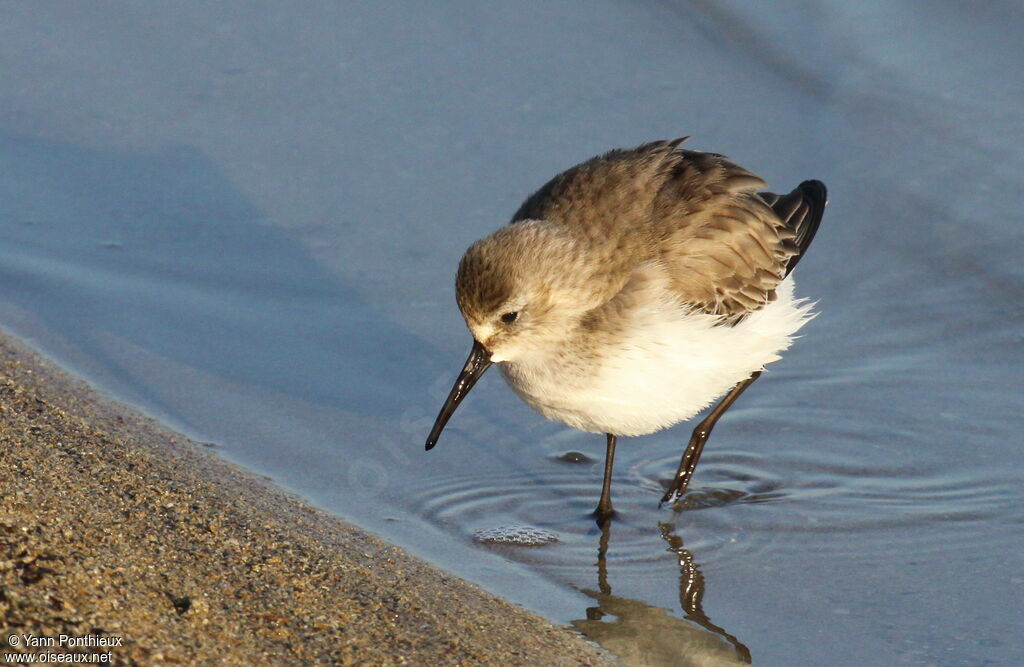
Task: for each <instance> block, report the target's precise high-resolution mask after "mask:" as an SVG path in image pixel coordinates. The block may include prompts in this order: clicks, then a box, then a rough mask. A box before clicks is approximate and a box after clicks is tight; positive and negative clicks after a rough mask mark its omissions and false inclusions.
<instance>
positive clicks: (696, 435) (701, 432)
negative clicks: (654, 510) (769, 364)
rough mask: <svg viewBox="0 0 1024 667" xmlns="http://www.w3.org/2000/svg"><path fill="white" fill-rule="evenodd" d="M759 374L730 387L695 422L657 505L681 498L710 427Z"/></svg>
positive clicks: (695, 466)
mask: <svg viewBox="0 0 1024 667" xmlns="http://www.w3.org/2000/svg"><path fill="white" fill-rule="evenodd" d="M760 376H761V371H757V372H756V373H754V374H753V375H751V376H750V377H748V378H747V379H746V380H744V381H743V382H740V383H739V384H738V385H736V386H735V387H733V388H732V390H730V391H729V393H728V394H726V395H725V398H723V399H722V400H721V402H719V404H718V405H716V406H715V407H714V409H712V410H711V414H709V415H708V416H707V417H705V418H704V421H702V422H701V423H699V424H697V428H695V429H693V435H692V436H690V444H689V445H687V446H686V451H685V452H683V458H682V460H681V461H680V462H679V470H677V471H676V478H675V479H674V480H672V486H670V487H668V491H666V492H665V495H664V496H662V497H661V503H659V505H661V504H664V503H667V502H669V501H672V500H675V499H677V498H682V497H683V494H684V493H685V492H686V487H687V486H688V485H689V484H690V478H691V477H693V471H694V470H696V469H697V461H698V460H699V459H700V453H701V452H702V451H704V443H706V442H707V441H708V436H709V435H711V429H713V428H714V427H715V423H717V422H718V419H719V417H721V416H722V415H723V414H725V411H726V410H728V409H729V407H730V406H731V405H732V404H733V403H735V402H736V399H737V398H739V397H740V394H742V393H743V390H744V389H746V388H747V387H749V386H750V385H751V384H753V382H754V380H756V379H757V378H759V377H760Z"/></svg>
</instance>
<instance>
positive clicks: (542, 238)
mask: <svg viewBox="0 0 1024 667" xmlns="http://www.w3.org/2000/svg"><path fill="white" fill-rule="evenodd" d="M583 245H584V244H582V243H580V242H579V241H578V240H577V239H575V238H573V236H572V235H571V234H570V233H569V232H568V230H566V229H564V228H563V227H560V226H558V225H552V224H550V223H546V222H544V221H541V220H524V221H522V222H516V223H515V224H511V225H508V226H506V227H502V228H501V229H499V230H498V231H496V232H494V233H493V234H491V235H490V236H488V237H487V238H484V239H481V240H479V241H477V242H476V243H474V244H473V245H471V246H470V247H469V250H467V251H466V254H465V255H464V256H463V257H462V261H461V262H460V263H459V272H458V275H457V277H456V279H455V292H456V298H457V299H458V303H459V309H460V310H461V311H462V316H463V317H464V318H465V319H466V324H467V325H468V326H469V330H470V331H471V332H472V334H473V349H472V350H471V351H470V353H469V358H468V359H466V364H465V365H464V366H463V368H462V372H461V373H459V376H458V378H456V380H455V385H454V386H453V387H452V390H451V393H450V394H449V395H448V398H447V399H446V400H445V402H444V405H442V406H441V411H440V412H439V413H438V415H437V420H436V421H435V422H434V428H433V429H431V431H430V435H429V436H428V437H427V444H426V447H427V449H431V448H433V447H434V445H435V444H437V439H438V438H439V437H440V436H441V431H442V430H443V429H444V426H445V424H447V423H448V419H449V418H450V417H451V416H452V413H454V412H455V408H456V407H458V405H459V403H461V402H462V399H463V398H464V397H465V396H466V394H467V393H469V390H470V389H472V388H473V385H474V384H476V381H477V380H479V379H480V376H482V375H483V374H484V371H486V370H487V369H488V368H489V367H490V365H491V364H492V363H494V362H502V361H507V362H515V361H518V360H522V359H526V358H528V357H531V356H533V355H542V354H544V353H545V351H546V350H552V349H556V348H557V342H558V341H564V340H565V339H566V338H567V337H568V336H570V335H571V334H572V332H573V329H574V327H575V326H576V325H577V324H578V323H579V321H580V318H581V317H582V316H583V315H584V314H585V313H586V312H587V311H589V310H591V309H593V308H595V307H597V306H598V305H600V304H601V303H603V302H604V300H606V299H607V298H608V297H607V292H608V291H609V290H608V287H609V286H608V285H606V284H605V283H606V282H608V281H606V280H602V279H601V277H600V276H599V275H597V274H596V273H595V272H596V271H597V270H598V267H600V266H602V262H601V261H599V260H600V258H596V257H592V256H591V255H593V254H594V253H593V251H588V250H586V249H585V248H584V247H583Z"/></svg>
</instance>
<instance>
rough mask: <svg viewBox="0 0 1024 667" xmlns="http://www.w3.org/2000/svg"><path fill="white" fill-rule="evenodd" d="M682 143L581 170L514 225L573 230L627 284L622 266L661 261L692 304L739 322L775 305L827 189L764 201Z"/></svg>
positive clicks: (725, 166)
mask: <svg viewBox="0 0 1024 667" xmlns="http://www.w3.org/2000/svg"><path fill="white" fill-rule="evenodd" d="M682 141H683V139H676V140H674V141H656V142H652V143H648V144H644V145H642V146H640V147H638V148H635V149H631V150H622V149H619V150H613V151H610V152H608V153H605V154H604V155H601V156H598V157H595V158H593V159H591V160H588V161H586V162H584V163H582V164H580V165H577V166H575V167H573V168H571V169H569V170H567V171H565V172H563V173H561V174H559V175H558V176H556V177H554V178H553V179H551V181H549V182H548V183H547V184H545V185H544V186H543V187H542V188H541V189H540V190H538V191H537V192H536V193H535V194H533V195H532V196H531V197H530V198H528V199H527V200H526V201H525V202H524V203H523V205H522V206H521V207H520V208H519V210H518V211H517V212H516V214H515V215H514V216H513V217H512V222H513V223H516V222H519V221H523V220H545V221H546V222H547V223H548V224H551V225H560V226H562V227H564V228H565V230H566V231H567V232H568V233H569V234H570V235H572V236H574V237H577V238H580V239H581V240H583V241H584V242H585V244H586V245H587V247H588V248H589V249H591V250H594V249H597V250H596V252H597V254H596V256H592V258H591V259H592V261H594V262H596V263H597V264H598V265H599V266H601V267H602V268H603V269H604V271H606V272H608V273H613V274H618V275H619V276H620V277H621V275H622V271H620V270H618V269H619V268H620V267H622V266H635V265H637V264H639V263H640V262H642V261H645V260H656V261H659V262H660V263H661V264H662V265H663V266H665V267H666V268H667V270H668V271H669V272H670V274H671V277H672V281H673V284H674V286H675V289H676V290H677V292H678V294H679V298H680V299H681V300H682V301H683V302H684V303H686V304H689V305H691V306H693V307H694V308H695V309H698V310H701V311H703V312H707V313H713V314H715V315H720V316H722V317H723V321H726V322H735V321H737V320H738V319H741V318H742V317H743V316H744V315H746V314H747V313H749V312H750V311H753V310H757V309H758V308H760V307H762V306H763V305H764V304H765V303H768V302H769V301H771V300H772V299H774V297H775V288H776V287H777V286H778V284H779V282H781V281H782V279H783V278H784V277H785V276H786V274H787V273H788V270H789V268H790V267H791V266H792V265H795V261H794V260H795V259H796V258H798V257H799V255H800V253H801V252H802V249H803V248H806V247H807V245H808V244H809V243H810V241H811V239H812V238H813V235H814V231H815V230H816V229H817V225H818V223H819V222H820V220H821V210H822V209H823V208H824V199H825V189H824V186H821V185H820V183H818V182H817V181H808V182H806V183H805V184H804V185H801V187H799V188H797V189H796V190H794V191H793V192H792V193H790V194H789V195H786V196H785V197H780V196H779V195H776V194H773V193H767V192H766V193H760V194H759V193H758V189H759V188H763V187H764V186H765V182H764V181H763V180H762V179H761V178H760V177H759V176H757V175H755V174H753V173H752V172H750V171H748V170H746V169H744V168H743V167H740V166H738V165H736V164H735V163H733V162H731V161H730V160H728V159H727V158H725V157H724V156H722V155H718V154H716V153H702V152H698V151H689V150H683V149H680V148H678V146H679V144H680V143H681V142H682ZM773 205H774V206H775V208H774V209H773ZM815 213H816V214H815ZM800 241H802V243H800ZM621 286H622V285H618V287H621ZM613 287H614V286H611V287H610V288H609V289H612V288H613Z"/></svg>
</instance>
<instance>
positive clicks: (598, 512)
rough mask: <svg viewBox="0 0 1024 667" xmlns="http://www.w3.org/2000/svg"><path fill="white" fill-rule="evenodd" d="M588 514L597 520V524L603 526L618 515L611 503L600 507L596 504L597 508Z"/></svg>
mask: <svg viewBox="0 0 1024 667" xmlns="http://www.w3.org/2000/svg"><path fill="white" fill-rule="evenodd" d="M590 516H592V517H594V520H595V521H596V522H597V525H598V526H603V525H605V524H606V523H608V522H609V521H611V520H612V519H614V518H616V517H618V516H619V513H618V512H616V511H615V510H614V509H612V507H611V505H609V506H607V507H602V506H601V505H598V506H597V509H595V510H594V511H593V512H591V513H590Z"/></svg>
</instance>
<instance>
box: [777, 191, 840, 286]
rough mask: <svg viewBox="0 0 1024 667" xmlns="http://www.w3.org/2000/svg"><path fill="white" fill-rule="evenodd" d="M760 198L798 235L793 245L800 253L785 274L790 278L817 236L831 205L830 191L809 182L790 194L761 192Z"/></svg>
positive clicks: (788, 265) (787, 266) (797, 253)
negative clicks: (829, 200) (829, 199)
mask: <svg viewBox="0 0 1024 667" xmlns="http://www.w3.org/2000/svg"><path fill="white" fill-rule="evenodd" d="M761 198H762V199H764V201H765V203H767V204H768V205H769V206H771V207H772V210H774V211H775V213H776V215H778V216H779V218H780V219H781V220H782V222H783V223H784V224H785V225H786V226H787V227H789V228H790V229H791V230H793V232H794V234H795V237H794V238H793V244H794V245H795V246H796V250H797V252H795V253H794V254H793V256H792V257H790V259H789V263H788V264H786V275H789V274H790V272H791V271H792V270H793V269H794V268H796V265H797V263H798V262H799V261H800V258H801V257H803V256H804V253H805V252H806V251H807V248H808V247H809V246H810V245H811V241H813V240H814V235H815V234H817V233H818V227H819V226H820V225H821V217H822V216H823V215H824V214H825V207H826V206H827V205H828V188H826V187H825V184H824V183H822V182H821V181H817V180H809V181H804V182H803V183H801V184H800V185H798V186H796V188H795V189H794V190H793V191H792V192H790V193H789V194H788V195H783V196H779V195H776V194H774V193H771V192H762V193H761Z"/></svg>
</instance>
